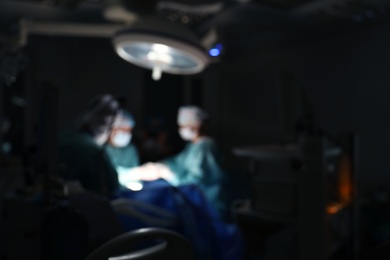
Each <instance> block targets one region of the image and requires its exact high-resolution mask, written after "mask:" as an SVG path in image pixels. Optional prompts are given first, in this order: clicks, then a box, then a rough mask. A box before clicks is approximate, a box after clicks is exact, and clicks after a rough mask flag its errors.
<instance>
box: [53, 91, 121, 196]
mask: <svg viewBox="0 0 390 260" xmlns="http://www.w3.org/2000/svg"><path fill="white" fill-rule="evenodd" d="M118 111H119V103H118V102H117V100H115V99H114V98H113V97H112V96H111V95H101V96H98V97H95V98H94V99H93V100H91V101H90V102H89V103H88V105H87V107H86V109H85V111H84V112H83V113H82V114H81V116H80V117H79V118H78V119H77V120H76V122H75V125H74V127H73V129H70V130H68V131H65V132H63V133H62V134H61V135H60V140H59V161H60V163H61V165H62V167H61V171H60V176H61V177H62V178H63V179H64V180H65V181H68V182H76V183H78V184H79V185H80V186H81V187H82V189H85V190H89V191H92V192H95V193H97V194H100V195H104V196H107V197H109V196H110V195H112V193H113V192H114V191H116V190H117V189H118V188H119V183H118V175H117V172H116V170H115V168H114V166H113V165H112V163H111V161H110V159H109V157H108V156H107V154H106V152H105V150H104V149H103V146H104V144H105V143H106V142H107V141H108V139H109V136H110V134H111V128H112V125H113V123H114V121H115V119H116V117H117V114H118Z"/></svg>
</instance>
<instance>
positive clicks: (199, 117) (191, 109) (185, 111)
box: [177, 106, 208, 126]
mask: <svg viewBox="0 0 390 260" xmlns="http://www.w3.org/2000/svg"><path fill="white" fill-rule="evenodd" d="M206 119H208V115H207V113H206V112H205V111H203V110H202V109H200V108H199V107H196V106H184V107H180V108H179V113H178V117H177V124H178V125H188V126H200V125H201V124H202V123H203V122H204V121H205V120H206Z"/></svg>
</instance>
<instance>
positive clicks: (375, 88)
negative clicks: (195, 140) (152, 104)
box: [219, 23, 390, 192]
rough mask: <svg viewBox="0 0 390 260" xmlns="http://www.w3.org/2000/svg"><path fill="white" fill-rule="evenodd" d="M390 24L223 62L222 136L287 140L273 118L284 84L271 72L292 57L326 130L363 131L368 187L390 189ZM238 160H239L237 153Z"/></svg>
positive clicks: (363, 176) (363, 182)
mask: <svg viewBox="0 0 390 260" xmlns="http://www.w3.org/2000/svg"><path fill="white" fill-rule="evenodd" d="M389 30H390V24H388V23H384V24H373V25H369V26H365V27H363V26H362V27H361V28H359V29H351V30H349V31H345V32H344V33H342V34H340V33H332V32H328V33H324V34H323V35H322V36H320V37H317V38H316V39H314V38H313V37H310V36H309V37H307V38H306V39H294V38H293V37H292V38H291V37H290V38H289V39H287V40H286V42H284V43H282V44H278V45H275V46H266V48H264V46H262V48H258V49H257V50H255V49H254V51H253V52H252V55H246V56H243V58H240V59H237V60H234V61H231V62H227V63H225V64H223V65H221V66H220V72H219V74H220V75H221V81H220V86H219V93H220V95H222V96H223V98H222V99H223V104H221V105H220V108H219V109H220V111H223V114H222V119H220V120H221V123H220V133H221V141H222V142H223V143H225V144H228V145H227V146H228V148H229V149H231V148H233V147H236V146H242V145H248V144H260V143H266V142H272V141H274V140H277V139H278V138H279V139H280V135H279V134H280V133H279V132H278V131H280V129H279V130H278V129H277V128H276V125H277V124H276V121H274V122H272V120H271V118H272V117H274V119H275V120H278V117H277V113H276V112H275V111H277V107H276V106H275V103H273V101H272V99H273V98H274V93H272V91H275V90H276V89H277V88H278V84H277V83H275V82H272V77H271V76H270V75H269V74H270V73H272V71H275V68H276V70H278V69H277V68H278V66H279V65H280V64H284V65H282V66H285V67H286V68H288V70H290V71H291V72H292V73H293V74H294V77H295V80H294V82H295V83H291V84H292V85H294V84H298V85H299V87H301V88H303V89H305V90H306V91H307V94H308V97H309V101H310V103H311V105H312V107H313V112H314V114H315V116H316V118H317V120H318V123H319V125H320V126H321V128H322V129H324V130H325V131H326V132H330V133H340V132H355V133H357V134H359V135H360V148H361V151H360V152H361V153H360V156H361V161H360V167H361V168H360V170H361V173H360V176H359V182H360V188H361V189H362V190H363V192H364V191H366V190H368V189H370V188H371V187H378V186H386V187H388V188H389V186H390V175H389V172H390V165H389V163H388V157H389V155H390V149H389V145H390V137H389V134H388V133H389V131H390V123H389V120H388V118H387V115H388V113H389V111H390V102H388V99H389V97H390V74H389V73H388V70H389V69H390V49H389V48H388V46H390V35H389V34H388V31H389ZM275 61H276V62H275ZM278 77H279V78H280V76H276V78H278ZM274 78H275V77H274ZM265 89H267V90H265ZM262 95H263V96H262ZM220 99H221V98H220ZM256 100H258V101H257V102H256ZM270 100H271V101H270ZM267 103H268V104H267ZM268 116H271V118H267V117H268ZM267 127H268V128H269V129H268V130H267ZM272 132H273V134H272ZM270 133H271V134H270ZM234 160H236V161H237V163H234V162H233V161H234ZM230 161H231V162H232V165H237V166H238V165H239V162H238V160H237V159H234V156H231V160H230ZM241 166H242V164H241Z"/></svg>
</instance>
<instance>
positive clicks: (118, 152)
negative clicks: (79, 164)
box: [105, 110, 140, 187]
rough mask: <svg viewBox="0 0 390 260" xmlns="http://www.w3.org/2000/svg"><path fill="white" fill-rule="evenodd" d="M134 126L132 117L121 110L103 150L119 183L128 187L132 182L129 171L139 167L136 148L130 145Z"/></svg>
mask: <svg viewBox="0 0 390 260" xmlns="http://www.w3.org/2000/svg"><path fill="white" fill-rule="evenodd" d="M134 126H135V121H134V118H133V116H132V115H131V114H130V113H128V112H126V111H125V110H121V111H120V112H119V114H118V116H117V117H116V119H115V121H114V123H113V126H112V131H111V134H110V137H109V139H108V142H107V145H105V150H106V152H107V155H108V156H109V158H110V159H111V162H112V164H113V165H114V167H115V169H116V171H117V173H118V177H119V183H120V184H121V185H123V186H126V187H127V185H128V182H129V181H131V180H132V176H131V173H130V172H131V171H130V170H131V169H133V168H134V167H137V166H139V164H140V160H139V154H138V150H137V148H136V146H135V145H134V144H132V143H131V139H132V131H133V128H134Z"/></svg>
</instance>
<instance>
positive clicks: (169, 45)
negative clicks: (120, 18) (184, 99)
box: [113, 20, 209, 80]
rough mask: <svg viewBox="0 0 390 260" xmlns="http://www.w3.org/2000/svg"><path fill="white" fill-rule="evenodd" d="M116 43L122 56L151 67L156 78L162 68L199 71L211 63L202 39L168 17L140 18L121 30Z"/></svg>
mask: <svg viewBox="0 0 390 260" xmlns="http://www.w3.org/2000/svg"><path fill="white" fill-rule="evenodd" d="M113 44H114V47H115V50H116V52H117V53H118V55H119V56H120V57H121V58H123V59H124V60H126V61H128V62H130V63H133V64H134V65H137V66H140V67H143V68H146V69H150V70H152V71H153V73H152V77H153V79H155V80H159V79H160V78H161V75H162V73H163V72H165V73H170V74H182V75H186V74H196V73H199V72H201V71H202V70H203V69H204V68H205V67H206V66H207V64H208V63H209V57H208V55H207V52H206V51H205V49H204V48H203V47H202V46H201V44H200V41H199V39H198V38H197V37H196V36H195V35H194V34H193V33H192V32H191V31H190V30H189V29H188V28H187V27H185V26H183V25H180V24H174V23H171V22H168V21H159V20H146V21H138V22H137V23H134V24H132V25H131V26H130V27H129V28H128V29H126V30H124V31H122V32H119V33H118V34H117V35H116V36H115V37H114V39H113Z"/></svg>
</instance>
